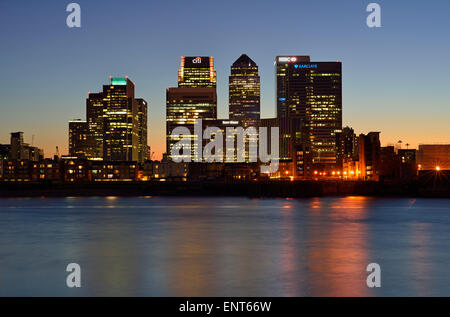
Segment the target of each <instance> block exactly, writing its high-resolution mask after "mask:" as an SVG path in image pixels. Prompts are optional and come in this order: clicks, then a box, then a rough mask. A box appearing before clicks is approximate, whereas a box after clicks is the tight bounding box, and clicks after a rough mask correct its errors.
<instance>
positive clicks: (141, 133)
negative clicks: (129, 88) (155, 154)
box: [136, 99, 149, 162]
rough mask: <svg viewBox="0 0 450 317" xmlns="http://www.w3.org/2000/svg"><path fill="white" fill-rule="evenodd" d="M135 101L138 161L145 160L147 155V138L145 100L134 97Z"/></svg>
mask: <svg viewBox="0 0 450 317" xmlns="http://www.w3.org/2000/svg"><path fill="white" fill-rule="evenodd" d="M136 103H137V114H138V161H139V162H145V160H147V159H148V155H149V147H148V140H147V116H148V114H147V112H148V109H147V102H146V101H145V100H144V99H136Z"/></svg>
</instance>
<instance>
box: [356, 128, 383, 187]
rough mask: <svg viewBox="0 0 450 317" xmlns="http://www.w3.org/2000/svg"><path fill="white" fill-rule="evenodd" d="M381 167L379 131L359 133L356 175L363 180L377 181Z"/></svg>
mask: <svg viewBox="0 0 450 317" xmlns="http://www.w3.org/2000/svg"><path fill="white" fill-rule="evenodd" d="M380 169H381V145H380V132H369V133H368V134H367V135H364V134H360V135H359V170H358V172H357V173H358V177H359V178H362V179H363V180H371V181H379V178H380Z"/></svg>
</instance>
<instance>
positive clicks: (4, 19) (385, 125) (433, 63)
mask: <svg viewBox="0 0 450 317" xmlns="http://www.w3.org/2000/svg"><path fill="white" fill-rule="evenodd" d="M70 2H71V1H69V0H68V1H62V0H58V1H48V0H47V1H31V0H29V1H22V0H15V1H2V2H1V3H0V40H1V50H0V73H1V76H0V114H1V115H0V143H9V133H10V132H13V131H23V132H24V133H25V141H26V142H29V143H31V138H32V135H35V141H34V145H37V146H39V147H42V148H44V150H45V155H46V156H47V157H49V156H52V155H53V154H54V153H55V147H56V146H59V148H60V152H61V154H67V147H68V145H67V143H68V137H67V134H68V123H67V122H68V121H69V120H72V119H75V118H82V119H84V118H85V116H86V109H85V100H86V98H87V95H88V92H89V91H90V92H98V91H101V90H102V85H104V84H107V83H108V78H109V76H110V75H112V76H126V75H127V76H129V77H130V79H131V80H132V81H134V82H135V84H136V96H137V97H139V98H144V99H146V100H147V101H148V102H149V144H150V146H151V147H152V151H154V152H155V153H156V158H159V157H160V154H161V153H162V152H163V151H164V149H165V89H166V88H167V87H171V86H176V85H177V70H178V68H179V66H180V56H182V55H185V56H214V58H215V63H216V70H217V83H218V84H217V90H218V113H219V118H227V113H228V76H229V74H230V66H231V64H232V63H233V62H234V61H235V60H236V59H237V58H238V57H239V56H240V55H241V54H242V53H246V54H247V55H249V56H250V57H251V58H252V59H253V60H254V61H255V62H256V63H257V64H258V66H259V70H260V76H261V110H262V117H266V118H267V117H273V116H274V115H275V69H274V63H273V62H274V59H275V56H277V55H310V56H311V60H312V61H341V62H342V67H343V118H344V121H343V124H344V126H345V125H349V126H351V127H353V128H354V129H355V132H356V133H357V134H359V133H367V132H369V131H381V140H382V144H383V145H386V144H389V143H396V142H397V141H398V140H402V141H403V143H410V144H411V145H412V146H414V147H415V146H417V145H418V144H419V143H444V142H446V143H450V122H449V121H450V120H449V119H450V40H449V31H450V19H449V18H448V16H449V14H450V1H448V0H434V1H405V0H403V1H400V0H389V1H363V0H348V1H336V0H320V1H319V0H315V1H312V0H309V1H302V0H296V1H290V0H286V1H265V0H258V1H244V0H240V1H236V0H227V1H217V0H209V1H203V0H202V1H198V0H192V1H186V0H184V1H172V0H166V1H152V0H150V1H148V0H146V1H133V0H129V1H115V0H108V1H106V0H78V1H74V2H77V3H79V4H80V6H81V12H82V13H81V14H82V17H81V28H72V29H70V28H68V27H67V25H66V18H67V15H68V13H67V12H66V6H67V5H68V4H69V3H70ZM370 2H377V3H379V4H380V5H381V8H382V27H381V28H372V29H371V28H368V27H367V25H366V17H367V15H368V14H369V13H367V12H366V6H367V5H368V4H369V3H370Z"/></svg>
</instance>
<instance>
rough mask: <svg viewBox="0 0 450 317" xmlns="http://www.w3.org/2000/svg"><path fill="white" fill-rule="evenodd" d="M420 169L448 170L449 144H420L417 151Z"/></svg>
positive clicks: (449, 159) (449, 168)
mask: <svg viewBox="0 0 450 317" xmlns="http://www.w3.org/2000/svg"><path fill="white" fill-rule="evenodd" d="M417 163H418V164H419V166H418V167H419V169H420V170H424V171H427V170H438V171H444V170H450V144H420V145H419V151H418V153H417Z"/></svg>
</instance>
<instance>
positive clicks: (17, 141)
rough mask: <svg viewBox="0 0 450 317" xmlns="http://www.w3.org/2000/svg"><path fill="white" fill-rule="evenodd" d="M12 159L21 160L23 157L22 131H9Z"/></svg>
mask: <svg viewBox="0 0 450 317" xmlns="http://www.w3.org/2000/svg"><path fill="white" fill-rule="evenodd" d="M10 158H11V159H13V160H22V159H23V158H24V142H23V132H12V133H11V154H10Z"/></svg>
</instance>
